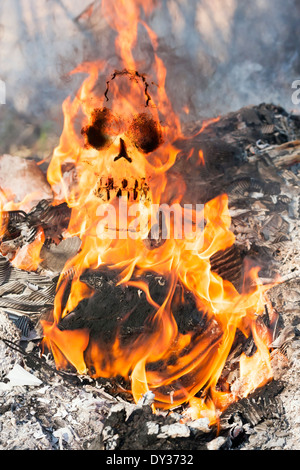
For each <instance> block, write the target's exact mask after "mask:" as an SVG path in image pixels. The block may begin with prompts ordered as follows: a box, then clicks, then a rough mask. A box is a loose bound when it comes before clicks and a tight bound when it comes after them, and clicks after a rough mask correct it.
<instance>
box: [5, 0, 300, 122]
mask: <svg viewBox="0 0 300 470" xmlns="http://www.w3.org/2000/svg"><path fill="white" fill-rule="evenodd" d="M144 18H145V20H146V21H147V23H148V25H149V26H150V27H151V28H152V29H153V30H154V31H155V33H156V34H157V36H158V49H157V53H158V55H159V56H160V57H161V58H162V59H163V60H164V63H165V65H166V67H167V90H168V93H169V96H170V99H171V101H172V103H173V105H174V108H175V111H177V112H178V113H180V116H181V119H182V120H183V121H189V120H191V121H192V120H195V119H197V120H198V119H202V118H209V117H215V116H217V115H220V114H224V113H227V112H229V111H234V110H237V109H239V108H240V107H242V106H245V105H250V104H259V103H261V102H272V103H274V104H278V105H281V106H283V107H285V108H286V109H287V110H288V111H291V110H292V109H295V105H294V104H293V103H292V100H291V96H292V93H293V90H292V83H293V82H294V81H295V80H296V79H299V78H300V58H299V51H298V44H297V38H298V37H299V29H300V21H299V20H300V6H299V2H298V0H285V1H283V0H252V1H251V2H249V1H246V0H161V1H160V2H159V3H157V7H156V8H155V9H154V11H153V12H152V13H151V14H150V16H148V17H144ZM0 24H1V27H0V47H1V57H0V79H1V80H3V81H4V82H5V84H6V103H7V104H6V105H5V106H9V107H11V108H13V109H15V110H17V111H18V112H21V113H25V114H26V115H28V116H35V117H37V118H39V119H53V120H57V119H58V116H60V114H61V103H62V101H63V99H64V98H65V97H66V96H68V95H69V94H70V93H72V92H75V91H76V89H77V88H78V86H79V84H80V83H81V80H82V77H78V76H72V77H70V76H69V75H68V72H69V71H71V70H72V69H73V68H75V66H76V65H78V64H79V63H81V62H82V61H85V60H94V59H105V60H106V61H107V65H108V67H107V71H103V80H104V83H103V89H105V73H106V72H108V71H109V70H110V69H113V68H114V67H117V66H118V57H117V56H116V54H115V48H114V39H115V34H116V33H115V32H114V31H112V30H111V29H110V28H109V26H108V25H107V23H106V22H105V19H104V18H103V16H102V15H101V1H100V0H95V1H92V0H53V1H51V2H50V1H47V0H2V1H1V4H0ZM151 54H152V55H153V53H151V46H150V45H149V39H148V36H147V33H146V30H145V29H144V28H142V27H141V28H140V31H139V41H138V44H137V50H136V56H137V57H138V58H139V59H140V62H141V64H142V66H143V67H144V70H139V72H141V73H149V74H151V63H152V62H151V57H152V55H151ZM187 109H189V113H188V112H187ZM298 111H299V110H298Z"/></svg>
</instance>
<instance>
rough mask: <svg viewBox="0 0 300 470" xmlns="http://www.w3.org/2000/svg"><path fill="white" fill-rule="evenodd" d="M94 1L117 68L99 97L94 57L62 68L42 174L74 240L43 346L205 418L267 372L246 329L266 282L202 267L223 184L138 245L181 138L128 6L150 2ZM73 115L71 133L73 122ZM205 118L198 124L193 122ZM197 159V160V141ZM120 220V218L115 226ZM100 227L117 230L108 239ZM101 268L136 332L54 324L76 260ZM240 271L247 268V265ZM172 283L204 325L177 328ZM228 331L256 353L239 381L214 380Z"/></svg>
mask: <svg viewBox="0 0 300 470" xmlns="http://www.w3.org/2000/svg"><path fill="white" fill-rule="evenodd" d="M102 4H103V15H104V16H105V18H106V19H107V21H108V23H109V24H110V26H111V27H112V28H113V29H115V30H116V31H117V33H118V35H117V39H116V44H115V47H116V52H117V55H118V56H119V57H120V58H121V63H122V68H121V70H119V71H115V72H113V73H112V74H111V75H110V78H109V79H108V80H107V83H106V89H104V90H103V95H102V98H101V97H99V94H97V93H96V92H95V90H96V89H97V85H99V83H98V79H99V73H100V71H102V70H105V68H106V64H105V63H103V62H101V61H99V62H94V63H83V64H81V65H79V66H78V67H77V68H76V69H75V70H74V71H73V72H72V74H75V73H82V74H86V75H87V77H86V78H85V80H84V81H83V84H82V86H81V87H80V89H79V91H78V92H77V94H76V96H75V98H74V99H71V97H69V98H67V99H66V100H65V102H64V103H63V113H64V127H63V131H62V135H61V138H60V142H59V145H58V146H57V148H55V150H54V153H53V157H52V160H51V162H50V165H49V167H48V173H47V179H48V182H49V183H50V185H51V187H52V190H53V193H54V195H55V200H54V202H53V204H54V205H56V204H59V203H60V202H62V201H65V202H67V204H68V206H69V207H70V208H71V209H72V214H71V219H70V223H69V227H68V229H67V232H66V234H65V236H66V237H73V236H79V237H80V239H81V241H82V245H81V250H80V252H79V253H78V254H77V255H76V256H75V257H74V258H73V259H71V260H70V261H69V262H68V263H67V264H66V266H65V268H64V270H63V272H62V273H61V276H60V279H59V282H58V289H57V294H56V298H55V304H54V311H53V319H52V320H51V321H48V322H46V321H44V322H43V328H44V336H45V340H44V345H45V346H47V347H48V348H49V349H51V351H52V353H53V356H54V359H55V362H56V365H57V367H58V368H64V367H67V366H68V365H70V364H71V365H72V366H73V367H75V368H76V370H77V371H78V372H79V373H86V372H88V373H89V374H90V375H91V376H93V377H99V376H101V377H113V376H117V375H122V376H123V377H125V378H127V379H129V380H130V381H131V386H132V387H131V390H132V394H133V397H134V399H135V401H136V402H137V401H138V400H139V399H140V398H141V396H142V395H143V394H144V393H145V392H147V391H148V390H152V391H153V392H154V393H155V407H158V408H166V409H169V408H173V407H176V406H178V405H180V404H183V403H189V405H190V413H191V416H192V417H193V418H194V419H196V418H198V417H204V416H207V417H209V419H210V421H211V422H214V421H215V420H216V419H217V417H218V414H219V413H220V412H221V411H222V410H223V409H224V408H226V406H228V405H229V404H230V403H231V402H232V401H234V400H236V399H238V398H240V396H246V395H247V394H248V393H250V392H251V391H252V390H253V389H255V388H256V387H258V386H261V385H262V384H263V383H265V382H266V381H267V380H270V378H271V377H272V371H271V367H270V357H269V352H268V351H269V349H268V346H267V344H266V341H265V338H264V335H263V334H262V332H261V331H259V329H258V328H257V327H256V319H257V318H258V317H259V315H261V314H262V313H263V311H264V304H265V302H264V292H265V290H266V289H267V287H265V286H264V287H263V286H261V285H259V284H258V283H257V284H256V285H255V286H254V287H252V288H251V290H247V291H246V290H245V291H244V292H242V293H240V292H238V291H237V290H236V288H235V287H234V286H233V285H232V284H231V283H230V282H229V281H225V280H223V279H222V278H221V277H220V276H219V275H217V274H216V273H214V272H212V270H211V265H210V258H211V256H212V255H213V254H215V253H216V252H218V251H220V250H225V249H227V248H229V247H230V246H232V245H233V244H234V242H235V237H234V235H233V233H232V232H231V231H230V225H231V218H230V215H229V210H228V198H227V195H226V194H223V195H221V196H219V197H217V198H216V199H214V200H212V201H210V202H208V203H207V204H206V205H205V207H204V208H203V210H202V212H201V211H200V212H201V214H200V215H201V217H202V218H203V220H204V221H205V226H204V227H203V229H202V230H200V231H199V230H198V231H195V232H194V233H192V234H189V237H185V236H183V237H181V238H180V237H177V238H176V237H174V236H170V237H168V238H167V239H165V240H164V242H163V243H162V244H160V245H158V246H157V247H156V248H155V249H153V250H150V249H148V248H147V246H146V244H145V238H146V236H147V234H148V231H149V226H148V220H149V218H150V216H151V215H153V207H154V206H155V205H158V204H163V203H168V202H169V201H168V199H167V196H166V194H167V189H168V170H169V169H170V168H171V167H172V166H173V165H174V163H175V161H176V158H177V157H178V154H179V149H178V148H177V147H176V144H175V141H176V139H178V138H179V137H180V138H184V137H183V135H182V131H181V127H180V120H179V117H178V116H177V115H176V114H175V112H174V111H173V108H172V105H171V103H170V101H169V99H168V96H167V92H166V87H165V81H166V69H165V66H164V64H163V62H162V60H161V59H160V58H159V57H158V56H157V54H156V49H157V45H158V41H157V37H156V36H155V34H154V32H153V31H152V30H151V29H150V28H149V26H148V25H147V24H146V23H145V22H144V21H142V20H141V19H140V8H141V7H143V9H144V12H145V14H149V13H150V12H151V11H152V9H153V8H154V2H152V1H148V2H144V1H143V2H141V1H135V2H133V1H126V2H125V1H121V0H118V1H116V2H110V1H108V0H105V1H103V2H102ZM138 27H143V28H144V29H145V30H146V31H147V33H148V37H149V41H150V43H151V45H152V48H153V51H154V55H153V67H152V72H153V81H155V84H153V83H152V77H151V82H150V81H149V78H148V76H146V75H143V74H141V73H139V72H137V70H138V69H139V68H140V67H139V66H140V64H139V63H137V62H136V60H135V58H134V53H133V51H134V47H135V45H136V43H137V38H138ZM79 119H80V129H82V133H81V134H80V132H78V130H77V126H78V120H79ZM216 120H218V118H217V119H216ZM216 120H214V121H216ZM210 123H211V121H207V122H206V123H204V124H203V127H202V129H201V130H200V132H201V131H202V130H203V129H204V128H206V127H207V126H208V125H209V124H210ZM149 136H150V137H149ZM190 155H191V154H189V156H188V157H187V160H188V158H189V157H190ZM199 161H200V163H201V164H203V165H204V164H205V160H204V156H203V152H202V151H200V152H199ZM67 164H68V165H69V166H70V167H71V168H72V169H73V171H74V174H75V178H74V179H73V180H72V182H71V183H70V181H69V180H68V179H67V177H66V175H65V172H64V167H65V166H66V165H67ZM183 195H184V187H183V188H182V189H180V188H178V194H177V197H176V198H173V200H172V204H174V206H173V207H174V208H175V214H174V218H176V215H180V214H181V213H182V207H181V205H180V202H181V199H182V196H183ZM120 201H123V202H124V204H125V202H126V205H127V206H126V207H127V210H128V212H130V210H131V209H133V207H135V206H137V209H138V210H139V213H140V214H142V217H141V218H140V219H139V220H140V222H139V223H135V221H134V220H131V219H130V215H129V216H127V217H125V219H127V220H123V219H122V216H123V212H122V211H121V209H120V204H119V202H120ZM108 210H111V211H112V212H113V213H115V214H116V215H117V218H116V220H117V222H116V223H115V224H114V223H111V220H110V219H109V218H108V217H107V211H108ZM126 214H127V213H126ZM189 215H190V218H191V219H193V220H194V219H195V217H196V215H197V214H196V213H195V210H194V209H193V210H191V211H190V214H189ZM133 219H134V218H133ZM128 220H130V221H131V224H129V225H128V224H127V225H126V222H127V223H128ZM177 228H178V227H177ZM167 229H168V233H174V231H175V230H176V227H175V224H174V221H172V220H171V219H170V220H169V221H167ZM111 232H113V233H115V234H117V235H118V236H116V237H110V236H109V234H110V233H111ZM99 235H100V236H99ZM129 235H130V236H129ZM34 243H35V244H32V245H31V246H30V249H29V248H28V249H26V248H25V249H24V251H25V250H27V251H26V254H25V255H24V253H19V255H18V256H17V258H16V260H15V263H17V264H19V265H20V266H21V267H22V268H23V269H28V268H29V267H30V266H31V264H32V266H31V267H32V269H36V268H37V266H38V264H39V261H40V260H39V252H40V248H41V244H42V243H43V234H42V233H40V234H39V236H38V237H37V238H36V241H35V242H34ZM28 256H29V258H30V260H28ZM24 260H26V262H25V261H24ZM104 266H105V267H109V268H110V269H116V270H118V272H119V273H120V274H119V280H118V282H119V285H124V286H136V287H137V288H139V289H141V290H142V291H143V292H144V293H145V295H146V298H147V300H148V303H149V305H151V307H152V308H153V312H154V313H153V315H152V316H151V317H150V318H149V320H148V322H147V328H145V331H144V332H142V333H141V334H140V335H139V336H138V337H137V338H135V339H134V340H132V342H131V343H129V345H128V344H127V345H126V344H124V343H123V342H122V340H121V338H120V337H119V335H116V337H115V338H114V340H113V341H112V343H111V344H110V347H109V349H108V348H107V345H103V344H101V342H100V341H98V340H97V338H95V337H92V338H91V337H90V335H89V331H88V329H77V330H75V331H71V330H67V331H66V330H60V328H59V322H60V320H61V319H63V318H65V317H66V316H67V315H68V314H69V313H70V312H72V311H73V310H74V309H75V308H76V306H77V305H78V304H79V302H80V301H81V300H82V299H84V298H87V297H91V296H92V295H93V293H94V292H93V290H92V289H90V288H89V287H87V285H86V284H84V283H83V282H82V281H81V280H80V276H81V275H82V274H83V273H84V272H85V271H86V270H87V269H89V270H97V269H99V268H101V267H104ZM71 269H73V272H74V273H75V274H74V278H73V280H72V283H71V287H70V293H69V295H68V299H67V301H66V302H63V298H64V293H65V291H66V288H67V286H68V282H69V280H68V277H67V276H66V273H67V272H69V271H70V270H71ZM147 271H151V272H154V273H155V274H157V275H159V276H163V277H164V278H165V279H167V280H168V289H167V292H166V297H165V300H164V301H163V302H162V304H161V305H160V304H157V303H156V302H155V301H154V300H153V299H152V297H151V293H150V291H149V287H148V285H147V283H146V282H145V281H142V280H141V281H136V280H134V279H133V274H134V273H139V277H140V279H143V273H145V272H147ZM250 275H251V276H252V277H254V278H256V279H257V277H258V276H257V271H255V272H251V273H250ZM178 285H181V286H183V288H184V289H185V290H186V291H188V292H191V293H192V294H193V296H194V299H195V303H196V306H197V309H198V311H199V312H202V313H203V316H204V317H205V318H206V328H205V329H203V331H200V332H198V333H197V334H195V332H193V331H191V332H186V333H182V332H180V331H179V329H178V325H177V323H176V320H175V318H174V315H173V311H172V310H173V307H174V302H176V297H175V290H176V286H178ZM129 314H130V312H128V315H129ZM238 330H240V331H242V332H243V333H244V334H245V335H246V336H248V335H249V334H251V333H252V334H253V337H254V340H255V344H256V347H257V351H256V353H255V354H254V355H253V356H251V357H246V356H242V357H241V363H240V383H241V384H242V385H241V387H240V389H239V390H231V389H230V387H229V386H228V387H227V389H226V390H224V389H220V386H219V381H220V378H221V375H222V371H223V369H224V366H225V363H226V360H227V358H228V355H229V353H230V350H231V348H232V345H233V342H234V339H235V337H236V333H237V331H238ZM158 364H159V366H158Z"/></svg>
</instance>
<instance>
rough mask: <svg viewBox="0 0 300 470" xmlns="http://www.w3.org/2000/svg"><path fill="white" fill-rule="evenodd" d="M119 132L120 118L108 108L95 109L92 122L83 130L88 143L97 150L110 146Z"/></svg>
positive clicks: (82, 132)
mask: <svg viewBox="0 0 300 470" xmlns="http://www.w3.org/2000/svg"><path fill="white" fill-rule="evenodd" d="M118 133H119V124H118V120H117V118H116V117H115V116H114V115H113V113H112V112H111V111H110V110H109V109H108V108H102V109H101V108H96V109H94V110H93V112H92V115H91V124H89V125H88V126H85V127H83V129H82V130H81V134H82V135H84V137H85V143H86V145H87V146H88V147H89V146H91V147H93V148H95V149H97V150H101V149H104V148H108V147H109V146H110V145H111V144H112V142H113V141H114V139H115V137H116V135H117V134H118Z"/></svg>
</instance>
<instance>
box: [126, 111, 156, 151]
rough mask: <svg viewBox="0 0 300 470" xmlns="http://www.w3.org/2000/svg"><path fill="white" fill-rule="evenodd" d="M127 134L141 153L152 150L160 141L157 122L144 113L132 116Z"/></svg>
mask: <svg viewBox="0 0 300 470" xmlns="http://www.w3.org/2000/svg"><path fill="white" fill-rule="evenodd" d="M128 136H129V138H130V140H131V141H132V142H133V143H134V145H135V146H136V147H137V148H138V149H139V150H140V151H141V152H143V153H150V152H153V151H154V150H156V149H157V148H158V147H159V146H160V144H161V143H162V134H161V129H160V126H159V124H158V123H157V122H156V121H155V120H154V119H153V118H152V117H151V116H149V115H148V114H146V113H141V114H138V115H137V116H135V117H134V118H133V120H132V123H131V125H130V127H129V130H128Z"/></svg>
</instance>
